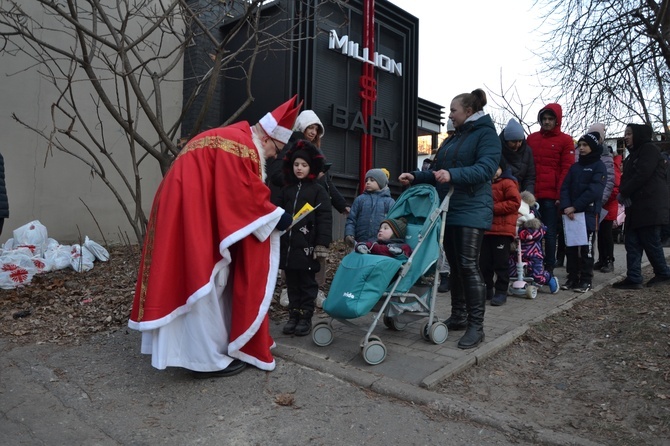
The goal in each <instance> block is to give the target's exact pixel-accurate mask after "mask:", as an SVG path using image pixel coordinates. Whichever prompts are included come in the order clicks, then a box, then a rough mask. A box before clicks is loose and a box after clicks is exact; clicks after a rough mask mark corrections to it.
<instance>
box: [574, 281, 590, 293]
mask: <svg viewBox="0 0 670 446" xmlns="http://www.w3.org/2000/svg"><path fill="white" fill-rule="evenodd" d="M589 290H591V284H590V283H588V282H582V283H581V284H579V285H578V286H576V287H575V288H573V289H572V291H574V292H575V293H586V292H587V291H589Z"/></svg>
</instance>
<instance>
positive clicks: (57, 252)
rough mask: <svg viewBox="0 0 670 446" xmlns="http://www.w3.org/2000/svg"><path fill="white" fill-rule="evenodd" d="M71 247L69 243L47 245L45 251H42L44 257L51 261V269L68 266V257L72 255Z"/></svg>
mask: <svg viewBox="0 0 670 446" xmlns="http://www.w3.org/2000/svg"><path fill="white" fill-rule="evenodd" d="M71 250H72V247H71V246H70V245H59V244H56V245H51V244H50V245H49V247H48V248H47V250H46V252H45V253H44V259H45V260H46V261H47V262H49V263H51V269H52V271H55V270H59V269H64V268H67V267H68V266H70V259H71V258H72V255H71V254H70V251H71Z"/></svg>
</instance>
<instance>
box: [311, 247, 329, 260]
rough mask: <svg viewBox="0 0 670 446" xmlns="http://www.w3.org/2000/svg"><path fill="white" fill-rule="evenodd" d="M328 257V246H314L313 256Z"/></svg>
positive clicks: (316, 257)
mask: <svg viewBox="0 0 670 446" xmlns="http://www.w3.org/2000/svg"><path fill="white" fill-rule="evenodd" d="M326 257H328V248H327V247H325V246H316V247H315V248H314V258H315V259H318V258H326Z"/></svg>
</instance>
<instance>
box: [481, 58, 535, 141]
mask: <svg viewBox="0 0 670 446" xmlns="http://www.w3.org/2000/svg"><path fill="white" fill-rule="evenodd" d="M485 87H486V89H487V90H488V96H489V99H490V101H491V102H492V103H493V104H492V105H493V108H494V109H495V110H496V111H495V112H492V113H491V118H492V119H493V122H494V123H495V124H497V125H498V127H499V128H501V129H504V128H505V126H506V125H507V122H509V120H510V118H514V119H516V120H517V121H519V123H520V124H521V126H522V127H524V129H525V132H526V135H529V134H530V133H531V131H530V128H531V126H533V125H535V124H537V116H530V117H528V113H529V112H530V111H531V110H533V107H534V106H535V104H536V103H537V102H542V98H541V97H539V96H538V97H535V98H533V99H531V100H529V101H527V102H526V101H525V100H524V98H522V97H521V94H520V93H519V90H518V88H517V86H516V81H515V82H513V83H512V84H510V85H506V84H505V81H504V79H503V72H502V69H501V70H500V85H499V86H498V87H497V88H498V89H493V88H491V87H489V86H488V85H486V86H485Z"/></svg>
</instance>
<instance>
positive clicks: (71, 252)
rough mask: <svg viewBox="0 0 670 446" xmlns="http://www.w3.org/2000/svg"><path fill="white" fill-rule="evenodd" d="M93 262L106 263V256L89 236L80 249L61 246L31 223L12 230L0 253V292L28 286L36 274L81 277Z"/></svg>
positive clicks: (78, 246)
mask: <svg viewBox="0 0 670 446" xmlns="http://www.w3.org/2000/svg"><path fill="white" fill-rule="evenodd" d="M95 260H100V261H103V262H106V261H107V260H109V252H107V250H106V249H105V248H103V247H102V246H101V245H100V244H98V243H96V242H94V241H92V240H90V239H89V238H88V236H86V239H85V241H84V243H83V244H81V245H79V244H77V245H61V244H60V243H58V242H57V241H56V240H54V239H52V238H49V237H48V235H47V228H46V227H45V226H44V225H43V224H42V223H40V222H39V221H38V220H34V221H31V222H30V223H27V224H25V225H23V226H21V227H20V228H18V229H15V230H14V232H13V238H10V239H9V240H7V242H5V244H4V245H3V246H2V248H1V249H0V288H2V289H5V290H10V289H14V288H17V287H19V286H23V285H27V284H29V283H30V282H31V281H32V279H33V276H34V275H35V274H39V273H44V272H48V271H55V270H59V269H64V268H72V269H73V270H75V271H77V272H80V273H83V272H86V271H89V270H90V269H91V268H93V262H94V261H95Z"/></svg>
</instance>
